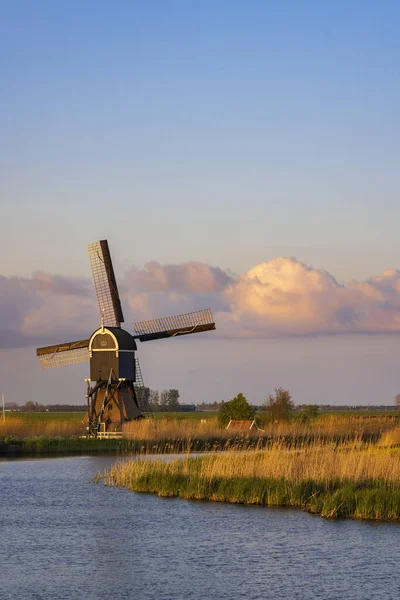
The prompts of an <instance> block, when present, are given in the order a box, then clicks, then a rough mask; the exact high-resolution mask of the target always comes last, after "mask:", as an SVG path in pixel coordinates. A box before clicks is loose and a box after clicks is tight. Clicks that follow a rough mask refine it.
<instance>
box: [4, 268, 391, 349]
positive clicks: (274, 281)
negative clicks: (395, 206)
mask: <svg viewBox="0 0 400 600" xmlns="http://www.w3.org/2000/svg"><path fill="white" fill-rule="evenodd" d="M118 282H119V288H120V293H121V298H122V304H123V310H124V314H125V327H126V329H128V330H129V331H132V329H133V322H134V321H135V320H136V321H139V320H142V319H147V318H155V317H160V316H168V315H174V314H179V313H182V312H191V311H193V310H197V309H200V308H208V307H210V308H211V309H212V310H213V312H214V315H215V318H216V323H217V333H216V334H215V335H222V336H224V337H235V336H238V337H248V338H255V337H274V336H290V335H313V334H333V333H335V334H339V333H375V332H382V333H384V332H400V271H398V270H396V269H389V270H387V271H385V272H384V273H382V275H379V276H375V277H371V278H370V279H368V280H366V281H364V282H359V281H356V280H352V281H350V282H348V283H347V284H346V285H341V284H339V283H338V282H337V281H336V279H335V278H334V277H333V276H332V275H330V274H329V273H328V272H327V271H324V270H322V269H314V268H312V267H309V266H307V265H305V264H303V263H301V262H299V261H297V260H296V259H295V258H276V259H274V260H271V261H268V262H264V263H260V264H259V265H256V266H255V267H253V268H252V269H250V270H249V271H248V272H247V273H245V274H242V275H240V276H238V277H233V276H231V275H229V274H227V273H226V272H224V271H223V270H222V269H220V268H218V267H213V266H210V265H207V264H204V263H198V262H188V263H184V264H181V265H162V264H160V263H158V262H154V261H153V262H149V263H147V264H146V265H145V267H144V268H142V269H138V268H136V267H132V268H131V269H130V270H129V271H128V272H127V273H126V274H125V277H122V278H119V279H118ZM99 320H100V317H99V312H98V308H97V303H96V298H95V294H94V289H93V284H92V282H91V280H90V278H74V277H65V276H61V275H52V274H49V273H42V272H37V273H33V275H32V276H31V277H30V278H29V277H28V278H21V277H3V276H0V347H2V348H9V347H20V346H27V345H35V344H37V345H46V344H50V343H58V342H62V341H71V340H74V339H80V338H85V337H88V336H89V335H90V333H91V332H92V331H93V330H94V329H96V327H97V326H98V325H99Z"/></svg>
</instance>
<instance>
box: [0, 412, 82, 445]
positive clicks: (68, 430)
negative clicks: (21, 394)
mask: <svg viewBox="0 0 400 600" xmlns="http://www.w3.org/2000/svg"><path fill="white" fill-rule="evenodd" d="M38 417H39V415H35V416H34V418H32V415H21V416H20V415H18V417H13V418H6V420H5V423H3V422H0V441H4V440H7V439H8V438H13V439H16V440H23V439H26V438H34V437H42V436H45V437H55V438H58V437H70V436H78V435H82V434H83V433H84V428H85V425H86V423H85V424H84V421H83V417H82V415H81V414H78V415H77V416H75V415H74V416H73V417H72V416H67V417H65V418H64V419H63V418H60V417H57V418H54V419H51V418H48V416H47V415H46V417H43V418H38Z"/></svg>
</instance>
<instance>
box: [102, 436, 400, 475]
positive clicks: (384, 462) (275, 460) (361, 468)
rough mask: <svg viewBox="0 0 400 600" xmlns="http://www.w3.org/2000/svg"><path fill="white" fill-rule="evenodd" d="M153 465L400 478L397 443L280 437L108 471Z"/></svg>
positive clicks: (198, 471) (186, 470)
mask: <svg viewBox="0 0 400 600" xmlns="http://www.w3.org/2000/svg"><path fill="white" fill-rule="evenodd" d="M154 468H156V469H157V470H159V471H160V472H162V473H164V474H168V475H174V474H179V475H183V476H185V477H191V476H193V474H195V475H196V477H198V478H200V479H206V480H212V479H216V478H223V479H234V478H237V477H240V478H247V479H251V478H260V479H265V478H274V479H279V478H285V479H289V480H291V481H294V482H299V481H303V480H304V479H315V480H325V481H330V480H333V479H342V480H343V479H346V480H347V479H348V480H352V481H366V480H381V481H386V482H395V483H400V448H378V447H376V446H374V445H368V446H367V447H365V446H364V445H362V444H358V443H354V444H344V445H343V446H340V447H339V448H338V447H336V446H333V445H320V444H319V443H316V444H313V445H312V446H307V447H305V448H302V449H296V450H288V449H287V448H286V447H285V446H283V445H282V444H280V443H277V444H274V445H273V446H272V447H271V448H266V449H263V450H259V451H257V450H251V451H248V452H238V451H236V450H235V448H232V449H231V450H229V451H226V452H223V453H211V454H209V455H205V456H201V457H198V458H192V457H191V455H190V454H188V455H187V458H186V459H183V460H182V459H178V460H174V461H172V462H163V461H157V462H154V461H153V460H148V459H146V458H145V457H142V458H140V459H139V460H135V461H131V462H128V463H123V464H117V465H115V466H114V467H113V469H112V470H111V471H110V476H111V477H112V478H115V479H116V480H119V481H124V480H125V477H128V479H131V478H138V477H141V476H143V475H146V474H147V473H148V472H149V469H150V470H152V469H154Z"/></svg>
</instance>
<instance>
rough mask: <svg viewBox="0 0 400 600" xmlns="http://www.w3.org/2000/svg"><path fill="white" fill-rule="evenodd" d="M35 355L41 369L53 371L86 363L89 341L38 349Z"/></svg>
mask: <svg viewBox="0 0 400 600" xmlns="http://www.w3.org/2000/svg"><path fill="white" fill-rule="evenodd" d="M36 354H37V356H38V357H39V360H40V364H41V365H42V368H43V369H55V368H56V367H64V366H66V365H76V364H79V363H83V362H88V361H89V340H81V341H79V342H70V343H67V344H60V345H59V346H47V347H45V348H38V349H37V350H36Z"/></svg>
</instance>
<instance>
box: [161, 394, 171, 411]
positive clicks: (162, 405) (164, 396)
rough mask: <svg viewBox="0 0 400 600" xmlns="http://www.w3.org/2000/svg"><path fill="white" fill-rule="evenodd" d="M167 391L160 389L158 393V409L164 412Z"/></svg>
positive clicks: (166, 405) (167, 395)
mask: <svg viewBox="0 0 400 600" xmlns="http://www.w3.org/2000/svg"><path fill="white" fill-rule="evenodd" d="M168 400H169V392H168V390H162V392H161V394H160V410H161V411H163V412H165V411H167V410H168Z"/></svg>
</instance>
